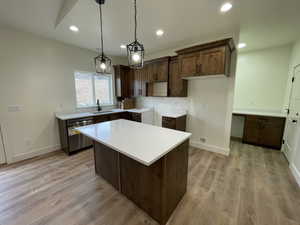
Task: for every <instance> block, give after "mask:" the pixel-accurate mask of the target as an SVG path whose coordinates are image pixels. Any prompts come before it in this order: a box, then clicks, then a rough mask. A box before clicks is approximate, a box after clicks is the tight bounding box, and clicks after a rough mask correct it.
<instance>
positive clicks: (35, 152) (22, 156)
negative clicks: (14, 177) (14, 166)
mask: <svg viewBox="0 0 300 225" xmlns="http://www.w3.org/2000/svg"><path fill="white" fill-rule="evenodd" d="M59 149H61V146H60V145H53V146H47V147H44V148H40V149H35V150H33V151H31V152H26V153H22V154H19V155H15V156H13V157H12V159H11V160H10V161H9V162H8V164H9V163H14V162H19V161H22V160H25V159H30V158H33V157H36V156H40V155H43V154H46V153H50V152H54V151H57V150H59Z"/></svg>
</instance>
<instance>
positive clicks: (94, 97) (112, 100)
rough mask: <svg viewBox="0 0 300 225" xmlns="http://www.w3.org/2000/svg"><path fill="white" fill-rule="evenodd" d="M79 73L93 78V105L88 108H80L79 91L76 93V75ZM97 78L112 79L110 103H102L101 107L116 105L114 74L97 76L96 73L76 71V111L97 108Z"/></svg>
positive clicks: (87, 106)
mask: <svg viewBox="0 0 300 225" xmlns="http://www.w3.org/2000/svg"><path fill="white" fill-rule="evenodd" d="M77 73H79V74H80V73H83V74H86V75H90V76H91V77H92V94H93V104H92V105H86V106H80V105H78V102H77V91H76V74H77ZM97 76H106V77H111V78H110V79H109V81H110V82H109V83H110V85H109V86H110V91H109V95H110V103H108V104H107V103H106V104H104V103H101V102H100V105H101V106H114V105H115V95H114V90H115V87H114V76H113V74H97V73H96V72H89V71H81V70H76V71H74V75H73V77H74V87H75V102H76V109H87V108H95V107H97V99H96V90H95V77H97Z"/></svg>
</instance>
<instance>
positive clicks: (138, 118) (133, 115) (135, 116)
mask: <svg viewBox="0 0 300 225" xmlns="http://www.w3.org/2000/svg"><path fill="white" fill-rule="evenodd" d="M130 120H132V121H135V122H140V123H141V122H142V114H141V113H133V112H132V113H130Z"/></svg>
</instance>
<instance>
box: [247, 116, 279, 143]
mask: <svg viewBox="0 0 300 225" xmlns="http://www.w3.org/2000/svg"><path fill="white" fill-rule="evenodd" d="M245 117H246V118H245V125H244V135H243V142H244V143H248V144H254V145H259V146H264V147H270V148H274V149H281V145H282V139H283V132H284V126H285V118H280V117H268V116H253V115H246V116H245Z"/></svg>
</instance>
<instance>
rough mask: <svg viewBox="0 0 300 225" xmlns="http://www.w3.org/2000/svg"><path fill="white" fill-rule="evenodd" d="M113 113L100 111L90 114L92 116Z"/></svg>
mask: <svg viewBox="0 0 300 225" xmlns="http://www.w3.org/2000/svg"><path fill="white" fill-rule="evenodd" d="M111 112H113V111H100V112H93V113H92V114H94V115H100V114H104V113H111Z"/></svg>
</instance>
